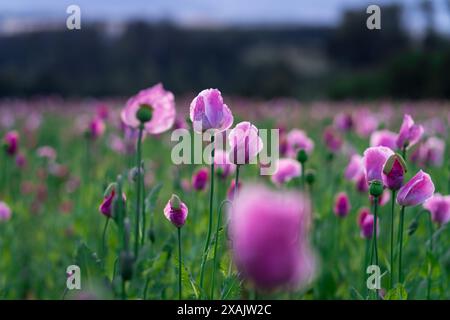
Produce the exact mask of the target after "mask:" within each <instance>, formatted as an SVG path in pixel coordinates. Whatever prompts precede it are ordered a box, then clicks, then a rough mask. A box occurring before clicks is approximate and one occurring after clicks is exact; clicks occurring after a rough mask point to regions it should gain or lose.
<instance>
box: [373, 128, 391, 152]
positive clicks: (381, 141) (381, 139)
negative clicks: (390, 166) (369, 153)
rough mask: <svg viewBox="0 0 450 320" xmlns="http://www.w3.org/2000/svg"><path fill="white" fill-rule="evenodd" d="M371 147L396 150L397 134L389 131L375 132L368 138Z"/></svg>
mask: <svg viewBox="0 0 450 320" xmlns="http://www.w3.org/2000/svg"><path fill="white" fill-rule="evenodd" d="M370 146H371V147H388V148H390V149H392V150H395V149H397V134H396V133H395V132H392V131H389V130H380V131H375V132H373V133H372V135H371V136H370Z"/></svg>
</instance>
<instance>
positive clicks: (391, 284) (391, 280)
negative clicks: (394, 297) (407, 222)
mask: <svg viewBox="0 0 450 320" xmlns="http://www.w3.org/2000/svg"><path fill="white" fill-rule="evenodd" d="M396 193H397V191H396V190H392V199H391V261H390V265H391V267H390V269H391V270H390V271H391V274H390V282H389V287H390V288H391V289H392V287H393V286H394V222H395V217H394V208H395V195H396Z"/></svg>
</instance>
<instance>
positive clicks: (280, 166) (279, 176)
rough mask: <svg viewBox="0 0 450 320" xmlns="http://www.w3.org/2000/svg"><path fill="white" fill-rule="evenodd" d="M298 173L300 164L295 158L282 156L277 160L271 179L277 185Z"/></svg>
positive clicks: (296, 175)
mask: <svg viewBox="0 0 450 320" xmlns="http://www.w3.org/2000/svg"><path fill="white" fill-rule="evenodd" d="M300 175H301V164H300V163H299V162H298V161H297V160H294V159H290V158H284V159H280V160H278V163H277V170H276V171H275V173H274V174H273V175H272V177H271V180H272V182H273V183H274V184H276V185H277V186H281V185H283V184H285V183H287V182H289V181H291V180H292V179H293V178H295V177H299V176H300Z"/></svg>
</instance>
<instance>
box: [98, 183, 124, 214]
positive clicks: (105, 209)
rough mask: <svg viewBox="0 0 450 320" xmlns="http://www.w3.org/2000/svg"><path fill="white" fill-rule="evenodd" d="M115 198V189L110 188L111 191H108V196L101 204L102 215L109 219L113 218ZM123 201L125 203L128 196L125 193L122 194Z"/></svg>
mask: <svg viewBox="0 0 450 320" xmlns="http://www.w3.org/2000/svg"><path fill="white" fill-rule="evenodd" d="M115 196H116V190H115V188H114V187H111V188H109V190H107V194H106V195H105V197H104V198H103V201H102V203H101V204H100V207H99V208H98V209H99V211H100V213H101V214H103V215H104V216H105V217H107V218H112V216H113V203H114V198H115ZM122 199H123V201H126V196H125V194H124V193H122Z"/></svg>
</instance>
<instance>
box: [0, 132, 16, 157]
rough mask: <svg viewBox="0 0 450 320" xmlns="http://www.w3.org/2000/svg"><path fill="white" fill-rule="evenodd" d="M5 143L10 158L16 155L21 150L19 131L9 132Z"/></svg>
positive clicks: (4, 139) (5, 137)
mask: <svg viewBox="0 0 450 320" xmlns="http://www.w3.org/2000/svg"><path fill="white" fill-rule="evenodd" d="M3 141H4V143H5V150H6V153H7V154H9V155H10V156H13V155H15V154H16V153H17V150H18V149H19V133H18V132H17V131H9V132H7V133H6V134H5V136H4V138H3Z"/></svg>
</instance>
